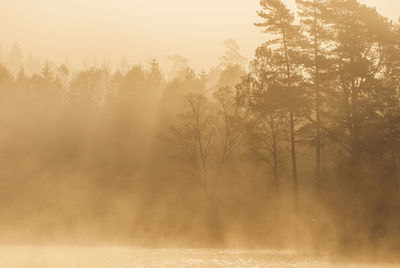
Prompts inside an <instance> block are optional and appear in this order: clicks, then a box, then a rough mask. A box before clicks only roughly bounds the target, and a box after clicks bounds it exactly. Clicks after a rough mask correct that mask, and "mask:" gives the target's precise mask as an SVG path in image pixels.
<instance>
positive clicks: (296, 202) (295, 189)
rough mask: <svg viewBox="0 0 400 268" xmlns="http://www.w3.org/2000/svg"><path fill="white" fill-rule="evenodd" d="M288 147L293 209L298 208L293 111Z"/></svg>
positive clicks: (291, 112) (291, 113)
mask: <svg viewBox="0 0 400 268" xmlns="http://www.w3.org/2000/svg"><path fill="white" fill-rule="evenodd" d="M289 115H290V146H291V154H292V176H293V192H294V201H295V208H296V210H297V208H298V181H297V161H296V141H295V133H294V115H293V110H291V111H290V114H289Z"/></svg>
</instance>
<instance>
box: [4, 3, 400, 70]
mask: <svg viewBox="0 0 400 268" xmlns="http://www.w3.org/2000/svg"><path fill="white" fill-rule="evenodd" d="M285 2H286V3H288V4H289V5H291V6H294V0H285ZM361 2H363V3H366V4H368V5H374V6H376V7H377V9H378V11H380V12H381V13H382V14H384V15H386V16H389V17H390V18H392V19H395V20H397V18H398V17H399V16H400V1H399V0H362V1H361ZM258 6H259V5H258V0H202V1H198V0H168V1H167V0H0V36H1V38H0V45H1V46H2V48H3V51H4V50H5V51H7V49H8V48H9V47H10V46H11V44H12V43H13V42H15V41H17V42H18V43H19V44H20V45H21V47H22V49H23V50H24V51H26V52H32V53H33V54H34V55H39V56H41V57H42V58H51V59H54V60H55V61H63V60H64V59H65V58H68V59H69V61H70V62H72V63H75V64H77V63H82V62H83V61H85V60H86V61H87V62H91V61H93V60H94V59H97V61H98V62H101V61H103V59H110V60H111V62H112V63H116V62H119V60H120V59H121V57H122V55H126V56H127V58H128V60H130V61H134V62H137V61H140V62H145V61H146V60H147V59H148V58H150V57H157V58H158V59H159V61H160V62H161V63H162V64H163V65H165V64H167V63H168V59H167V57H168V56H171V55H174V54H179V55H182V56H185V57H187V58H189V59H190V64H191V65H193V66H194V67H195V68H196V69H201V68H202V67H205V68H209V67H210V66H213V65H216V64H217V63H218V58H219V56H221V55H222V54H223V51H224V48H223V45H222V43H223V41H224V40H225V39H228V38H234V39H236V40H237V41H238V43H239V45H240V46H241V47H242V53H243V54H244V55H245V56H247V57H249V58H251V57H252V55H253V51H254V49H255V47H256V46H257V45H258V44H259V43H260V42H262V41H263V40H264V39H265V36H264V35H263V34H261V33H260V29H257V28H256V27H254V26H253V23H254V22H256V21H257V20H258V19H257V16H256V10H257V9H258Z"/></svg>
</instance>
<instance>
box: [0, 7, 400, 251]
mask: <svg viewBox="0 0 400 268" xmlns="http://www.w3.org/2000/svg"><path fill="white" fill-rule="evenodd" d="M296 5H297V10H295V11H293V10H291V9H289V8H288V7H286V6H285V4H283V2H282V1H281V0H261V1H260V9H259V10H258V11H257V14H258V17H259V18H258V21H255V22H254V27H258V28H259V30H260V31H262V32H263V33H265V42H264V43H261V44H259V46H258V47H257V48H255V52H254V56H253V58H252V59H250V60H249V61H248V59H246V58H245V57H244V56H242V54H241V52H240V47H239V44H238V43H237V42H236V41H235V40H233V39H229V40H226V41H225V43H224V46H225V48H226V53H225V54H224V55H222V56H221V58H220V65H218V66H216V67H214V68H210V69H209V70H203V71H201V72H196V71H194V70H193V69H192V68H191V67H190V65H189V64H188V59H186V58H184V57H183V56H180V55H175V56H172V57H170V61H171V62H172V63H173V68H172V70H170V71H168V72H166V71H165V70H163V69H162V68H161V67H160V64H159V63H158V61H157V59H152V60H151V61H149V62H148V63H146V64H132V63H130V62H125V61H124V62H123V63H121V65H120V66H119V67H118V68H112V67H110V66H109V65H107V64H106V63H105V64H93V65H90V66H86V67H84V68H76V67H75V66H71V65H70V64H69V63H68V62H65V63H62V64H55V63H54V62H52V61H51V60H46V61H44V62H40V61H39V60H38V59H37V58H35V57H33V56H30V57H24V56H23V53H22V52H21V49H20V48H19V46H18V45H17V44H15V45H14V46H13V47H12V48H11V50H10V52H9V53H5V52H3V53H2V56H1V57H0V96H1V97H0V163H1V165H0V210H1V213H0V222H1V224H0V240H1V241H0V242H2V243H17V244H18V243H21V244H22V243H43V244H46V243H61V244H87V245H112V244H122V245H134V246H139V247H192V248H203V247H206V248H207V247H208V248H210V247H211V248H213V247H214V248H274V249H293V248H294V249H298V250H301V251H305V252H311V253H312V254H322V255H323V254H333V255H336V256H343V257H349V258H351V257H376V258H399V256H398V249H399V248H400V195H399V190H400V189H399V169H400V165H399V164H400V24H399V23H397V22H394V21H392V20H390V19H388V18H386V17H384V16H382V15H380V14H379V13H378V12H377V11H376V9H374V8H372V7H368V6H366V5H363V4H361V3H359V2H358V1H357V0H296Z"/></svg>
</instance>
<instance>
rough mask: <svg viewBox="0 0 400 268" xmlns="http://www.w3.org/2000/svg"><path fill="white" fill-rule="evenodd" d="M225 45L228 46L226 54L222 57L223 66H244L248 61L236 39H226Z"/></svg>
mask: <svg viewBox="0 0 400 268" xmlns="http://www.w3.org/2000/svg"><path fill="white" fill-rule="evenodd" d="M224 46H225V48H226V51H225V55H224V56H222V57H220V61H221V65H222V67H224V68H227V67H231V66H236V65H237V66H239V67H243V65H244V64H245V63H246V62H247V58H246V57H244V56H243V55H242V54H240V52H239V50H240V47H239V45H238V43H237V42H236V40H234V39H228V40H225V41H224Z"/></svg>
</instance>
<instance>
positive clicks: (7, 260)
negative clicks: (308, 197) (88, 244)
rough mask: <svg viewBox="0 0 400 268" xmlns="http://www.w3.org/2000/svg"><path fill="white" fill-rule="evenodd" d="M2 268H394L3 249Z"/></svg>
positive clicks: (169, 252)
mask: <svg viewBox="0 0 400 268" xmlns="http://www.w3.org/2000/svg"><path fill="white" fill-rule="evenodd" d="M0 267H6V268H139V267H140V268H147V267H159V268H167V267H170V268H172V267H179V268H189V267H269V268H286V267H299V268H310V267H315V268H330V267H344V268H356V267H363V268H364V267H370V268H379V267H385V268H391V267H396V266H390V265H377V264H374V265H367V264H364V265H361V264H343V263H339V262H335V261H327V260H313V259H311V258H309V257H305V256H301V255H299V254H296V252H293V251H270V250H250V251H249V250H214V249H213V250H207V249H204V250H201V249H128V248H97V247H95V248H78V247H74V248H72V247H71V248H61V247H2V248H0Z"/></svg>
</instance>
